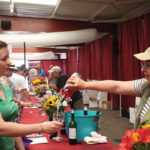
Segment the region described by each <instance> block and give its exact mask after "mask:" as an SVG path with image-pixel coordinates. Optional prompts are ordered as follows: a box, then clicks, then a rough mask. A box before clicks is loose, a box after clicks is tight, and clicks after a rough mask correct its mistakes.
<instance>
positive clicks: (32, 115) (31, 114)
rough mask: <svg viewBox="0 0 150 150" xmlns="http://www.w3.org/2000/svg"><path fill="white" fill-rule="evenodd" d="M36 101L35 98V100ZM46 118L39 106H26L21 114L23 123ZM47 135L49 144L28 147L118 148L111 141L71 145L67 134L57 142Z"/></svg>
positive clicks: (67, 149)
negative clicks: (41, 113) (41, 114)
mask: <svg viewBox="0 0 150 150" xmlns="http://www.w3.org/2000/svg"><path fill="white" fill-rule="evenodd" d="M34 101H35V100H34ZM45 119H46V115H45V116H40V112H39V110H38V109H37V108H24V109H23V111H22V116H21V123H24V124H32V123H40V122H42V121H43V120H45ZM44 136H45V137H47V140H48V144H34V145H32V144H30V145H29V146H28V147H27V150H60V149H61V150H72V149H73V148H74V149H75V150H117V148H116V147H115V146H114V145H113V144H112V143H110V142H108V143H107V144H96V145H88V144H86V143H84V142H82V143H83V144H82V145H81V144H77V145H73V146H72V145H69V142H68V139H67V137H66V136H64V135H63V136H62V137H63V139H64V140H63V141H61V142H56V141H53V140H51V139H49V137H48V134H44Z"/></svg>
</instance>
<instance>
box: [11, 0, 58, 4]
mask: <svg viewBox="0 0 150 150" xmlns="http://www.w3.org/2000/svg"><path fill="white" fill-rule="evenodd" d="M57 1H58V0H13V2H17V3H30V4H40V5H56V4H57Z"/></svg>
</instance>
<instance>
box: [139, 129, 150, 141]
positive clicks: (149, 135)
mask: <svg viewBox="0 0 150 150" xmlns="http://www.w3.org/2000/svg"><path fill="white" fill-rule="evenodd" d="M137 133H138V134H139V141H140V142H142V143H149V142H150V131H149V130H148V129H147V128H139V129H138V130H137Z"/></svg>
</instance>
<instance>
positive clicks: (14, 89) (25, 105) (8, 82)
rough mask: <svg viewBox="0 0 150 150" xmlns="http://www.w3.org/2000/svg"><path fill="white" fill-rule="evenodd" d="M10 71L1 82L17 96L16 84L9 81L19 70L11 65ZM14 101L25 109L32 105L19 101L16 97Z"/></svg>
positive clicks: (1, 78)
mask: <svg viewBox="0 0 150 150" xmlns="http://www.w3.org/2000/svg"><path fill="white" fill-rule="evenodd" d="M9 68H10V71H7V72H5V73H4V74H5V75H4V76H2V77H0V81H1V82H2V83H4V84H5V85H7V86H8V87H10V89H11V90H12V92H13V94H14V95H16V93H17V89H16V87H15V84H14V83H13V82H12V81H11V80H10V79H9V77H11V76H12V73H13V72H14V71H15V70H17V68H16V67H15V65H10V67H9ZM14 101H15V102H16V103H17V104H18V105H20V106H23V107H31V106H32V104H31V103H28V102H23V101H21V100H19V99H17V98H16V97H14Z"/></svg>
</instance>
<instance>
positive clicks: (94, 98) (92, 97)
mask: <svg viewBox="0 0 150 150" xmlns="http://www.w3.org/2000/svg"><path fill="white" fill-rule="evenodd" d="M89 100H91V101H97V98H96V97H94V96H91V97H89Z"/></svg>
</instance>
